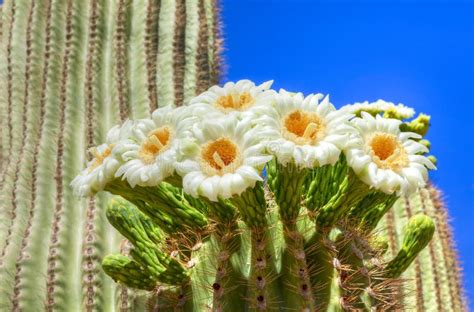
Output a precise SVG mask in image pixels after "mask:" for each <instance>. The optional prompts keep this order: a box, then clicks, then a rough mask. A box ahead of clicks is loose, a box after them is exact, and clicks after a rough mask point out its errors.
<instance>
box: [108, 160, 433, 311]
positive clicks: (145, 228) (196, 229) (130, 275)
mask: <svg viewBox="0 0 474 312" xmlns="http://www.w3.org/2000/svg"><path fill="white" fill-rule="evenodd" d="M341 166H342V167H344V166H346V169H345V170H342V169H341ZM305 170H306V169H299V168H296V167H292V166H282V165H275V164H273V165H271V166H270V167H269V178H268V185H269V186H270V187H269V189H266V188H265V187H264V185H263V183H262V182H257V183H256V185H255V186H254V187H252V188H248V189H247V190H246V191H244V192H243V193H242V194H240V195H234V196H233V197H232V198H230V199H229V200H223V199H220V200H219V201H217V202H210V201H208V200H201V199H194V200H190V201H187V200H186V199H185V198H181V199H180V200H177V201H176V200H174V199H173V200H171V198H173V196H176V198H177V196H179V194H181V193H182V190H181V189H180V188H177V187H168V186H167V185H168V184H167V183H166V182H163V183H162V184H160V185H159V186H158V187H138V188H137V187H135V188H131V187H130V186H129V185H128V184H127V183H124V182H122V181H117V180H114V181H111V182H110V183H109V185H108V186H107V187H106V190H109V191H112V193H114V194H115V195H118V196H122V197H123V198H125V199H127V200H129V202H127V201H126V200H123V199H113V200H111V202H110V204H109V206H108V208H107V212H106V215H107V218H108V220H109V221H110V223H111V224H112V225H113V226H114V227H115V228H116V229H117V230H118V231H119V232H120V233H121V234H122V235H123V236H124V237H126V238H127V239H128V241H129V242H130V243H131V245H132V246H131V249H130V253H129V256H128V257H125V256H121V255H120V254H112V255H108V256H106V257H105V258H104V260H103V263H102V265H103V269H104V271H105V272H107V274H109V275H110V276H111V277H112V278H113V279H114V280H115V281H117V282H118V283H120V284H122V285H125V286H128V287H131V288H137V289H150V288H152V285H155V289H153V290H152V292H151V298H150V300H149V303H150V304H151V306H153V307H155V308H159V309H164V310H165V311H167V310H168V309H170V311H171V310H173V311H196V310H197V311H202V310H204V309H211V310H213V311H223V310H229V311H283V310H285V309H296V310H301V311H314V310H322V311H341V310H354V309H361V310H367V309H375V310H387V309H392V310H393V309H400V308H402V307H403V305H402V304H401V303H400V300H401V298H399V297H395V296H393V295H392V294H393V293H394V291H395V290H398V288H399V286H400V280H398V279H397V278H398V277H399V276H400V275H401V273H403V272H404V271H405V270H406V269H407V268H408V266H409V265H410V264H411V263H412V262H413V261H414V259H415V258H416V256H417V255H418V253H420V251H421V250H422V249H423V248H424V247H426V245H427V244H428V242H429V241H430V240H431V238H432V235H433V232H434V223H433V221H432V219H431V218H430V217H428V216H425V215H417V216H414V217H413V218H411V221H410V222H409V225H408V226H407V227H406V230H405V232H404V236H405V237H404V243H403V245H402V246H401V247H400V250H399V251H398V252H397V255H396V256H391V257H387V258H384V257H382V256H383V254H384V253H385V251H386V250H387V247H386V244H383V243H380V241H383V239H380V237H379V234H378V233H372V230H374V226H373V225H372V224H370V223H369V222H367V220H366V218H367V216H366V214H364V213H360V212H361V211H362V212H363V211H364V209H361V208H360V207H358V205H359V203H363V204H364V205H365V206H366V208H367V210H368V211H371V210H375V211H377V213H375V215H376V217H377V218H378V219H377V220H380V218H381V216H383V214H385V213H386V212H387V208H386V207H385V206H383V205H387V206H389V207H390V206H392V205H393V202H394V200H393V196H392V195H385V194H382V193H371V192H369V191H368V190H366V189H368V188H367V187H363V188H361V187H360V186H358V185H357V181H356V180H354V179H355V177H354V176H352V177H351V174H352V173H351V172H350V170H348V169H347V165H346V163H345V161H344V160H342V161H341V162H340V163H337V164H336V165H335V166H331V167H329V168H324V169H322V170H324V172H325V174H327V175H329V176H336V175H341V172H345V177H341V180H342V181H344V183H341V184H340V185H339V187H338V190H337V191H335V190H332V189H331V195H330V196H325V195H324V194H323V196H322V197H324V198H326V199H327V202H326V203H321V205H320V206H319V207H314V206H313V207H312V208H308V207H305V206H304V205H305V204H306V203H307V202H308V200H313V199H314V198H315V194H310V193H306V194H303V193H301V192H300V191H301V190H302V189H310V190H312V192H315V193H316V195H317V194H320V193H321V189H319V188H318V187H315V186H314V185H313V180H311V178H309V179H308V177H315V178H316V179H318V180H319V179H320V177H319V176H318V174H310V173H309V172H307V171H305ZM351 179H353V180H352V181H349V180H351ZM304 184H309V185H310V186H309V187H305V186H304ZM270 189H273V190H276V191H275V192H274V191H271V190H270ZM323 189H326V188H325V187H324V186H323ZM285 190H288V192H286V193H284V191H285ZM354 190H358V192H357V196H354ZM165 194H166V195H165ZM161 198H168V200H167V201H163V200H161ZM374 198H375V199H374ZM138 199H139V200H138ZM303 199H305V200H303ZM132 202H133V204H132ZM189 203H193V204H198V203H200V205H198V207H200V208H199V211H200V212H202V214H203V215H204V216H206V217H205V218H196V217H191V218H189V217H188V214H187V213H189V212H191V211H193V209H196V208H193V207H192V206H191V204H189ZM188 204H189V207H188V208H185V210H186V211H187V212H186V213H184V214H183V215H182V216H181V215H176V213H177V212H178V211H180V210H181V209H183V207H184V206H187V205H188ZM369 204H371V205H372V207H371V206H368V205H369ZM381 205H382V206H381ZM203 206H204V208H203ZM149 207H152V209H149ZM171 207H175V209H171ZM272 207H273V208H272ZM341 207H343V208H341ZM269 208H272V209H269ZM274 208H277V209H274ZM351 208H352V209H351ZM307 209H312V211H311V213H309V214H308V213H302V211H304V210H307ZM341 209H343V210H344V211H346V212H349V213H341V212H340V210H341ZM379 209H380V211H382V212H379ZM353 211H354V212H353ZM351 212H352V213H351ZM157 213H158V214H159V215H160V216H161V218H162V219H170V220H179V218H182V217H184V219H182V220H181V221H179V223H184V222H189V223H188V227H187V228H184V229H183V228H179V227H175V228H173V230H172V231H169V229H168V228H167V227H163V226H162V225H161V224H162V219H161V218H157V217H156V216H157ZM321 215H322V216H324V220H330V221H328V222H321V219H320V218H319V217H320V216H321ZM202 220H206V221H205V222H202ZM193 223H194V224H193ZM372 241H378V242H379V243H376V244H372ZM375 246H382V249H377V248H378V247H375ZM206 247H207V248H206ZM209 247H211V248H212V249H211V248H209ZM201 263H206V264H207V265H209V266H211V267H213V268H214V269H213V270H204V271H202V270H200V269H198V267H199V266H200V264H201ZM201 266H202V265H201ZM144 276H146V277H147V278H142V277H144ZM209 276H211V277H212V276H214V278H211V279H210V278H209ZM137 279H141V280H137ZM230 283H234V284H236V285H234V286H230V285H229V284H230ZM236 289H237V290H238V291H236ZM156 290H160V291H158V292H157V291H156Z"/></svg>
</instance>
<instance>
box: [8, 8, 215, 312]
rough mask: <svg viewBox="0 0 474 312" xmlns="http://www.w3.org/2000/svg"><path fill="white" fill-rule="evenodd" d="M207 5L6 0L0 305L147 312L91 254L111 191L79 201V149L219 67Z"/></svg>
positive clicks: (192, 90)
mask: <svg viewBox="0 0 474 312" xmlns="http://www.w3.org/2000/svg"><path fill="white" fill-rule="evenodd" d="M216 14H217V8H216V4H215V2H214V1H211V0H205V1H193V0H182V1H176V2H175V1H170V0H168V1H166V0H162V1H160V0H137V1H135V0H134V1H131V0H120V1H115V0H87V1H78V0H48V1H42V0H6V1H5V3H4V4H3V5H2V7H1V18H0V26H1V27H0V28H1V30H0V40H1V43H0V60H1V62H0V66H1V69H0V118H1V127H0V128H1V129H2V130H1V137H0V147H1V151H0V164H1V174H0V187H1V191H0V193H1V197H0V220H1V221H0V238H1V239H0V284H1V286H0V289H1V291H0V310H2V311H7V310H12V311H20V310H21V311H44V310H48V311H52V310H55V311H80V310H86V311H114V310H115V309H116V308H120V309H122V308H123V309H127V307H132V306H133V307H134V308H136V309H138V310H140V307H142V308H143V309H144V308H145V304H144V299H143V298H142V297H143V296H140V294H139V293H138V292H135V291H134V290H129V289H126V288H124V287H119V288H118V289H116V287H115V285H116V284H115V283H114V282H113V281H112V280H111V279H110V278H109V277H108V276H107V275H106V274H105V273H104V271H103V270H102V268H101V265H100V262H101V261H102V259H103V257H104V256H105V255H106V254H107V253H110V252H120V250H119V242H120V240H121V238H120V236H119V235H117V234H116V231H114V230H112V228H111V227H110V225H109V224H108V222H107V219H106V216H105V204H106V203H107V202H108V199H109V196H108V195H103V196H99V197H97V198H96V199H93V200H92V199H91V200H78V199H77V198H76V197H74V196H73V194H72V190H71V189H70V187H69V184H70V181H71V180H72V179H73V177H74V175H75V174H76V173H77V171H78V170H80V168H82V167H83V164H84V163H85V161H86V154H85V153H84V152H83V151H84V150H86V149H87V147H89V146H92V145H95V144H97V143H98V142H101V141H102V140H104V135H105V133H106V131H107V130H108V129H109V128H110V127H111V126H112V125H113V124H115V123H117V122H120V121H123V120H125V119H126V118H141V117H146V116H149V113H150V111H153V110H154V109H155V108H156V107H158V106H163V105H168V104H175V105H181V104H182V103H183V102H184V101H186V100H187V99H189V98H190V97H192V96H194V95H195V94H197V93H198V92H200V91H202V90H204V89H207V88H208V87H209V86H210V85H211V83H214V82H216V81H217V80H218V73H219V72H220V59H219V52H220V33H219V27H218V26H219V19H218V17H217V16H216Z"/></svg>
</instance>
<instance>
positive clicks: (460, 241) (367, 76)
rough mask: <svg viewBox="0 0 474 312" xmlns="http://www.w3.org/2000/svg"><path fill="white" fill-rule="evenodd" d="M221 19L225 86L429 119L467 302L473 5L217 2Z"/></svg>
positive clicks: (473, 179) (473, 288)
mask: <svg viewBox="0 0 474 312" xmlns="http://www.w3.org/2000/svg"><path fill="white" fill-rule="evenodd" d="M223 14H224V17H223V19H224V33H225V47H226V51H225V60H226V64H227V74H226V76H225V80H238V79H242V78H250V79H252V80H255V81H256V82H263V81H266V80H269V79H274V80H275V84H274V86H275V87H276V88H285V89H289V90H299V91H302V92H304V93H311V92H321V93H325V94H326V93H328V94H330V96H331V101H332V102H333V103H334V104H335V105H336V106H341V105H343V104H347V103H352V102H356V101H363V100H370V101H374V100H377V99H379V98H382V99H385V100H390V101H393V102H401V103H404V104H406V105H409V106H412V107H414V108H415V109H416V110H417V111H418V112H426V113H429V114H431V116H432V128H431V130H430V132H429V135H428V139H429V140H431V142H432V152H433V154H434V155H436V157H437V158H438V168H439V169H438V171H436V172H433V173H432V174H431V179H432V181H433V182H434V183H435V184H436V185H438V186H439V187H440V188H441V189H442V190H443V191H444V193H445V200H446V202H447V204H448V207H449V211H450V214H451V218H452V225H453V226H454V232H455V239H456V241H457V245H458V247H459V250H460V254H461V261H462V262H463V265H464V274H465V277H464V281H465V285H466V287H467V290H468V297H471V298H472V296H474V264H473V261H472V260H473V259H474V255H473V253H474V251H473V250H474V239H472V237H473V232H472V231H473V223H474V214H473V211H474V195H473V194H474V169H473V168H474V166H473V165H472V161H473V160H474V152H473V146H474V139H473V137H474V126H473V124H474V122H473V119H472V115H473V113H474V101H473V100H474V91H473V87H474V29H473V28H474V24H473V23H474V2H468V1H462V2H461V1H408V0H404V1H375V0H372V1H310V0H307V1H303V0H287V1H283V0H280V1H270V0H267V1H264V0H260V1H257V0H254V1H250V0H224V1H223ZM471 301H472V300H471ZM471 306H472V307H473V308H474V305H472V302H471Z"/></svg>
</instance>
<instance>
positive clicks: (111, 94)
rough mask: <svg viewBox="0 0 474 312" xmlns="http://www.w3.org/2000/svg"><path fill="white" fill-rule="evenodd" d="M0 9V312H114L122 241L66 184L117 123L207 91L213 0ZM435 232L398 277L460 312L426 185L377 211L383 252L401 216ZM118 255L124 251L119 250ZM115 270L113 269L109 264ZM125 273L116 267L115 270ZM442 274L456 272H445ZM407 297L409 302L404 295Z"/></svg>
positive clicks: (124, 295)
mask: <svg viewBox="0 0 474 312" xmlns="http://www.w3.org/2000/svg"><path fill="white" fill-rule="evenodd" d="M4 2H5V3H4V4H3V6H1V7H0V14H1V18H0V120H1V121H0V147H1V151H0V167H1V175H0V187H1V190H0V285H1V286H0V309H2V310H16V311H19V310H23V311H36V310H38V311H43V310H58V311H77V310H81V309H86V310H104V311H112V310H114V309H115V306H118V307H120V308H123V309H127V308H130V307H131V306H132V304H134V305H135V306H136V307H137V310H140V304H141V301H136V298H137V295H136V294H135V292H134V291H132V290H129V289H127V288H125V287H120V288H119V289H118V290H117V289H116V288H115V283H114V282H112V281H111V279H110V278H109V277H107V276H106V275H105V274H104V273H103V272H102V269H101V268H100V261H101V259H102V257H103V256H104V255H106V254H107V253H109V252H117V251H118V250H117V249H118V247H117V246H118V244H119V241H120V240H121V238H120V237H118V236H117V235H116V234H115V233H116V231H115V230H113V229H111V227H110V226H109V225H108V222H107V220H106V215H105V206H106V205H105V204H106V202H107V201H108V196H106V195H102V196H100V197H99V198H96V199H95V200H81V201H79V200H77V199H76V198H75V197H73V196H72V192H71V189H70V188H69V183H70V181H71V180H72V178H73V177H74V175H75V174H76V173H77V172H78V170H80V168H82V166H83V164H84V163H85V159H86V155H85V153H83V152H81V151H84V150H85V148H86V147H88V146H92V145H96V144H98V143H99V142H101V141H103V140H104V136H105V130H106V129H108V128H109V127H110V126H111V125H112V124H114V123H116V122H117V121H119V120H125V119H126V118H127V117H134V118H139V117H144V116H147V115H148V112H150V111H152V110H153V109H155V108H156V107H159V106H162V105H164V104H169V103H174V104H175V105H180V104H181V103H182V102H183V100H186V99H189V98H191V97H192V96H193V95H195V94H197V93H199V92H201V91H203V90H205V89H207V87H208V86H210V85H211V84H214V83H216V82H217V80H218V73H219V71H220V62H219V51H220V38H219V27H218V24H219V19H218V15H217V8H216V4H215V1H214V0H176V1H174V0H134V1H131V0H120V1H116V0H87V1H78V0H69V1H67V0H46V1H41V0H6V1H4ZM417 212H424V213H425V214H427V215H429V216H431V217H433V218H434V219H435V221H436V232H435V234H434V240H433V242H432V243H431V244H430V245H429V247H428V248H427V249H426V250H424V251H422V252H421V254H420V257H419V258H418V260H416V261H415V264H414V265H413V266H412V267H411V268H409V269H408V271H407V272H406V273H405V275H404V276H405V277H407V278H410V280H409V281H408V283H405V285H406V286H405V287H406V288H407V289H408V291H404V290H400V292H399V293H400V294H402V293H406V294H405V301H406V304H408V306H409V307H413V309H417V310H423V309H425V310H427V311H429V310H433V311H435V310H436V311H437V310H443V311H460V310H463V309H464V308H465V305H464V302H463V296H462V287H461V283H460V276H459V266H458V264H457V261H456V252H455V250H454V248H453V244H452V238H451V231H450V228H449V225H448V222H447V219H448V217H447V213H446V210H445V208H444V206H443V204H442V202H441V200H440V195H439V191H438V190H436V189H435V188H434V187H431V186H430V187H428V188H426V189H423V190H422V191H421V192H420V193H418V194H416V195H413V196H412V197H410V198H409V199H402V200H400V201H399V202H397V204H396V205H395V206H394V209H393V213H392V212H390V211H389V213H388V215H387V217H386V218H385V219H384V220H385V221H383V224H382V226H381V227H382V228H383V229H386V232H387V235H388V236H387V237H388V239H389V245H390V248H389V251H394V252H395V251H397V250H398V249H399V247H400V244H401V241H402V236H401V235H402V231H401V229H402V228H403V227H404V226H405V224H406V221H407V220H408V216H410V215H414V214H415V213H417ZM122 247H123V248H122V249H123V252H124V253H126V252H127V251H128V246H127V245H124V246H122ZM116 261H117V262H120V261H123V259H120V258H118V259H116ZM125 265H126V264H124V266H125ZM453 268H456V269H455V270H454V271H453ZM413 290H415V291H413Z"/></svg>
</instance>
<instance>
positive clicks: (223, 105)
mask: <svg viewBox="0 0 474 312" xmlns="http://www.w3.org/2000/svg"><path fill="white" fill-rule="evenodd" d="M254 102H255V99H254V98H253V97H252V96H251V95H250V93H249V92H242V93H240V94H238V93H231V94H227V95H223V96H220V97H219V98H218V99H217V101H216V103H215V105H216V106H217V108H219V109H220V110H222V111H229V110H238V111H243V110H245V109H247V108H248V107H249V106H252V105H253V103H254Z"/></svg>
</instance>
